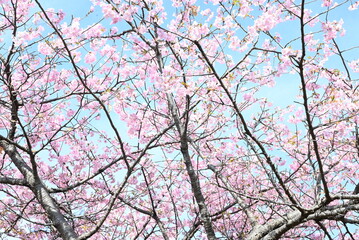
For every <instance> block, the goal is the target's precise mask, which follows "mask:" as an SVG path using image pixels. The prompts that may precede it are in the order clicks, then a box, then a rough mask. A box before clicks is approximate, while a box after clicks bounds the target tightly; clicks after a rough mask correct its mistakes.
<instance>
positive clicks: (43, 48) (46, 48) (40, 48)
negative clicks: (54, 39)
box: [37, 42, 53, 55]
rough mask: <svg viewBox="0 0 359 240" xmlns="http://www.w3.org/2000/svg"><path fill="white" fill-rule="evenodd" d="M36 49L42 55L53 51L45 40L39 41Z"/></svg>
mask: <svg viewBox="0 0 359 240" xmlns="http://www.w3.org/2000/svg"><path fill="white" fill-rule="evenodd" d="M37 49H38V51H39V52H40V53H41V54H44V55H51V54H52V53H53V50H52V48H51V47H50V46H49V45H48V44H47V43H46V42H40V43H39V44H38V46H37Z"/></svg>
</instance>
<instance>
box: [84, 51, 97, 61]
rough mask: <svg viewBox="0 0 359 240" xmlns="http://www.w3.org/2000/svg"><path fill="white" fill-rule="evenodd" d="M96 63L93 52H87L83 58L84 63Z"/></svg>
mask: <svg viewBox="0 0 359 240" xmlns="http://www.w3.org/2000/svg"><path fill="white" fill-rule="evenodd" d="M95 61H96V55H95V54H94V53H93V52H89V53H87V54H86V56H85V62H86V63H88V64H91V63H93V62H95Z"/></svg>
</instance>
